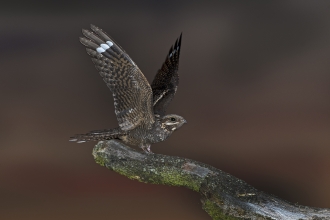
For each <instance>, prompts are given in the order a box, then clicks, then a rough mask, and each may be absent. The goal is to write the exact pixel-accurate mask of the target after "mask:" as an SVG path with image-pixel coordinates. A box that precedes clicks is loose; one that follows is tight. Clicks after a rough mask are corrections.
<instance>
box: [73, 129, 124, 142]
mask: <svg viewBox="0 0 330 220" xmlns="http://www.w3.org/2000/svg"><path fill="white" fill-rule="evenodd" d="M124 135H126V133H125V132H124V131H123V130H121V129H120V128H113V129H105V130H95V131H90V132H88V133H86V134H76V135H75V136H73V137H71V138H70V141H75V142H77V143H84V142H87V141H104V140H111V139H120V137H121V136H124Z"/></svg>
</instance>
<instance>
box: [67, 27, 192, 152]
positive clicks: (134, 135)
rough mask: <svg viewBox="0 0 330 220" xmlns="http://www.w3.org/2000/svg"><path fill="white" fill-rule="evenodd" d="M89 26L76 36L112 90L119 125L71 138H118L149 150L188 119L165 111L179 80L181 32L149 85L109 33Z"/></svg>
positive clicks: (96, 139)
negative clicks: (80, 34)
mask: <svg viewBox="0 0 330 220" xmlns="http://www.w3.org/2000/svg"><path fill="white" fill-rule="evenodd" d="M90 28H91V30H87V29H82V34H83V35H84V37H80V38H79V39H80V42H81V43H82V44H83V45H84V46H85V47H86V51H87V54H88V55H89V56H90V57H91V59H92V61H93V63H94V64H95V68H96V69H97V70H98V72H99V74H100V75H101V77H102V78H103V80H104V82H105V83H106V85H107V87H108V88H109V89H110V91H111V92H112V95H113V99H114V107H115V114H116V118H117V120H118V124H119V127H116V128H111V129H103V130H94V131H90V132H88V133H86V134H77V135H75V136H73V137H71V139H70V141H74V142H77V143H84V142H87V141H106V140H111V139H119V140H121V141H123V142H124V143H126V144H129V145H132V146H138V147H140V148H141V149H142V150H143V151H144V152H146V153H152V151H151V149H150V147H151V144H154V143H158V142H162V141H165V140H166V139H167V138H169V137H170V136H171V134H172V133H173V132H175V131H176V130H178V129H179V128H180V127H181V126H182V125H184V124H185V123H187V121H186V120H185V119H184V118H183V117H182V116H179V115H176V114H166V110H167V107H168V105H169V103H170V102H171V100H172V99H173V98H174V95H175V93H176V91H177V88H178V84H179V74H178V69H179V58H180V51H181V40H182V33H181V34H180V37H179V38H177V40H176V42H175V43H174V45H172V46H171V48H170V50H169V52H168V54H167V55H166V59H165V61H164V63H163V64H162V66H161V68H160V69H159V70H158V72H157V73H156V75H155V78H154V80H153V81H152V83H151V85H150V84H149V83H148V80H147V79H146V78H145V76H144V75H143V73H142V72H141V70H140V69H139V67H138V66H137V65H136V64H135V63H134V61H133V60H132V59H131V58H130V57H129V55H128V54H127V53H126V52H125V50H124V49H123V48H122V47H121V46H120V45H119V44H118V43H116V42H115V41H114V40H113V39H112V38H111V37H110V35H108V34H107V33H106V32H105V31H103V30H102V29H100V28H99V27H97V26H95V25H91V26H90Z"/></svg>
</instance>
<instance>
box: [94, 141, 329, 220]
mask: <svg viewBox="0 0 330 220" xmlns="http://www.w3.org/2000/svg"><path fill="white" fill-rule="evenodd" d="M93 156H94V158H95V161H96V162H97V163H98V164H100V165H101V166H105V167H107V168H108V169H110V170H113V171H115V172H117V173H120V174H122V175H124V176H126V177H128V178H130V179H135V180H138V181H140V182H144V183H153V184H163V185H172V186H184V187H187V188H189V189H191V190H193V191H196V192H199V193H200V195H201V201H202V205H203V209H204V210H205V211H206V212H207V213H208V214H209V215H210V216H211V217H212V218H213V219H258V220H259V219H285V220H298V219H299V220H303V219H304V220H305V219H313V220H319V219H330V209H321V208H311V207H306V206H300V205H295V204H291V203H289V202H286V201H283V200H281V199H279V198H276V197H275V196H271V195H268V194H266V193H264V192H261V191H259V190H257V189H255V188H253V187H252V186H250V185H248V184H247V183H245V182H244V181H242V180H240V179H237V178H236V177H234V176H231V175H230V174H227V173H225V172H223V171H221V170H218V169H216V168H214V167H212V166H209V165H207V164H203V163H201V162H198V161H194V160H190V159H186V158H180V157H175V156H166V155H160V154H146V153H144V152H140V151H136V150H134V149H132V148H130V147H128V146H126V145H124V144H123V143H121V142H119V141H115V140H111V141H100V142H99V143H98V144H97V145H96V146H95V147H94V149H93Z"/></svg>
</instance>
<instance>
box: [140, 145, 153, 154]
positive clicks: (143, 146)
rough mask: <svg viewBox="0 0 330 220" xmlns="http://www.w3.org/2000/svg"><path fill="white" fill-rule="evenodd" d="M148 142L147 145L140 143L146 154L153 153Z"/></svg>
mask: <svg viewBox="0 0 330 220" xmlns="http://www.w3.org/2000/svg"><path fill="white" fill-rule="evenodd" d="M150 147H151V146H150V144H148V145H142V146H141V149H142V150H143V151H144V152H145V153H147V154H153V152H152V151H151V150H150Z"/></svg>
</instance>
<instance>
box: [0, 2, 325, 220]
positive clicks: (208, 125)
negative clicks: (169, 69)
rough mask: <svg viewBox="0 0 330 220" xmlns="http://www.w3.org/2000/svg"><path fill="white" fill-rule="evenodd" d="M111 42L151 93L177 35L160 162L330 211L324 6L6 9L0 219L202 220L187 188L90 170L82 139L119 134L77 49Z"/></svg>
mask: <svg viewBox="0 0 330 220" xmlns="http://www.w3.org/2000/svg"><path fill="white" fill-rule="evenodd" d="M89 24H95V25H97V26H99V27H101V28H103V29H104V30H105V31H106V32H108V33H109V34H110V35H111V36H112V37H113V38H114V39H115V40H116V41H117V42H118V43H119V44H120V45H121V46H122V47H123V48H124V49H125V50H126V51H127V52H128V53H129V55H130V56H131V58H132V59H133V60H134V61H135V62H136V63H137V64H138V65H139V67H140V69H141V70H142V71H143V73H144V74H145V76H146V77H147V78H148V80H149V81H151V80H152V79H153V76H154V75H155V73H156V71H157V69H158V68H160V66H161V64H162V62H163V61H164V58H165V56H166V54H167V52H168V49H169V47H170V46H171V45H172V44H173V43H174V42H175V39H176V38H177V37H178V36H179V35H180V33H181V31H182V32H183V42H182V51H181V60H180V74H181V75H180V77H181V78H180V80H181V81H180V87H179V90H178V93H177V95H176V97H175V99H174V100H173V102H172V104H171V106H170V109H169V113H176V114H179V115H182V116H184V117H185V118H186V119H187V121H188V124H187V125H185V126H184V127H182V128H181V129H180V130H179V131H177V132H175V134H174V135H173V136H172V137H171V138H170V139H169V140H167V141H166V142H163V143H159V144H156V145H153V147H152V150H153V151H154V152H156V153H161V154H167V155H177V156H181V157H187V158H191V159H195V160H198V161H201V162H204V163H207V164H210V165H212V166H215V167H217V168H219V169H221V170H223V171H225V172H228V173H230V174H232V175H234V176H236V177H238V178H241V179H243V180H244V181H246V182H248V183H249V184H251V185H253V186H254V187H256V188H258V189H260V190H263V191H265V192H268V193H271V194H274V195H277V196H279V197H281V198H283V199H286V200H288V201H290V202H293V203H299V204H301V205H308V206H316V207H328V208H329V207H330V187H329V186H330V172H329V168H330V160H329V158H330V135H329V132H330V99H329V97H330V62H329V58H330V2H329V1H326V0H323V1H322V0H314V1H308V0H306V1H303V0H295V1H292V0H289V1H243V0H241V1H232V0H230V1H229V0H228V1H214V2H207V1H204V2H203V3H202V1H200V2H197V1H196V2H195V1H131V2H127V1H110V0H107V1H90V3H86V4H85V3H83V2H81V1H71V2H70V3H65V1H47V4H46V3H42V2H41V1H40V2H39V1H10V2H7V3H2V4H1V8H0V51H1V53H0V67H1V69H0V70H1V73H0V89H1V90H0V91H1V92H0V104H1V108H0V218H1V219H15V220H16V219H35V220H39V219H50V220H52V219H54V220H57V219H70V220H71V219H80V220H85V219H86V220H89V219H99V218H103V219H105V218H106V219H210V217H209V216H208V215H207V214H206V213H205V212H204V211H203V210H202V209H201V203H200V201H199V195H198V194H197V193H194V192H191V191H189V190H187V189H185V188H176V187H167V186H158V185H149V184H143V183H139V182H137V181H132V180H129V179H127V178H125V177H122V176H120V175H119V174H116V173H114V172H111V171H109V170H107V169H106V168H104V167H101V166H99V165H97V164H96V163H95V162H94V160H93V157H92V155H91V152H92V148H93V146H94V145H95V143H85V144H75V143H71V142H69V141H68V139H69V137H70V136H72V135H73V134H76V133H83V132H87V131H89V130H94V129H103V128H111V127H116V126H117V121H116V118H115V114H114V108H113V100H112V95H111V93H110V91H109V89H108V88H107V87H106V85H105V84H104V82H103V81H102V79H101V77H99V75H98V73H97V71H96V70H95V68H94V66H93V64H92V62H91V60H90V58H89V56H88V55H87V54H86V53H85V49H84V47H83V46H82V45H80V43H79V41H78V37H79V36H81V28H88V27H89Z"/></svg>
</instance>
